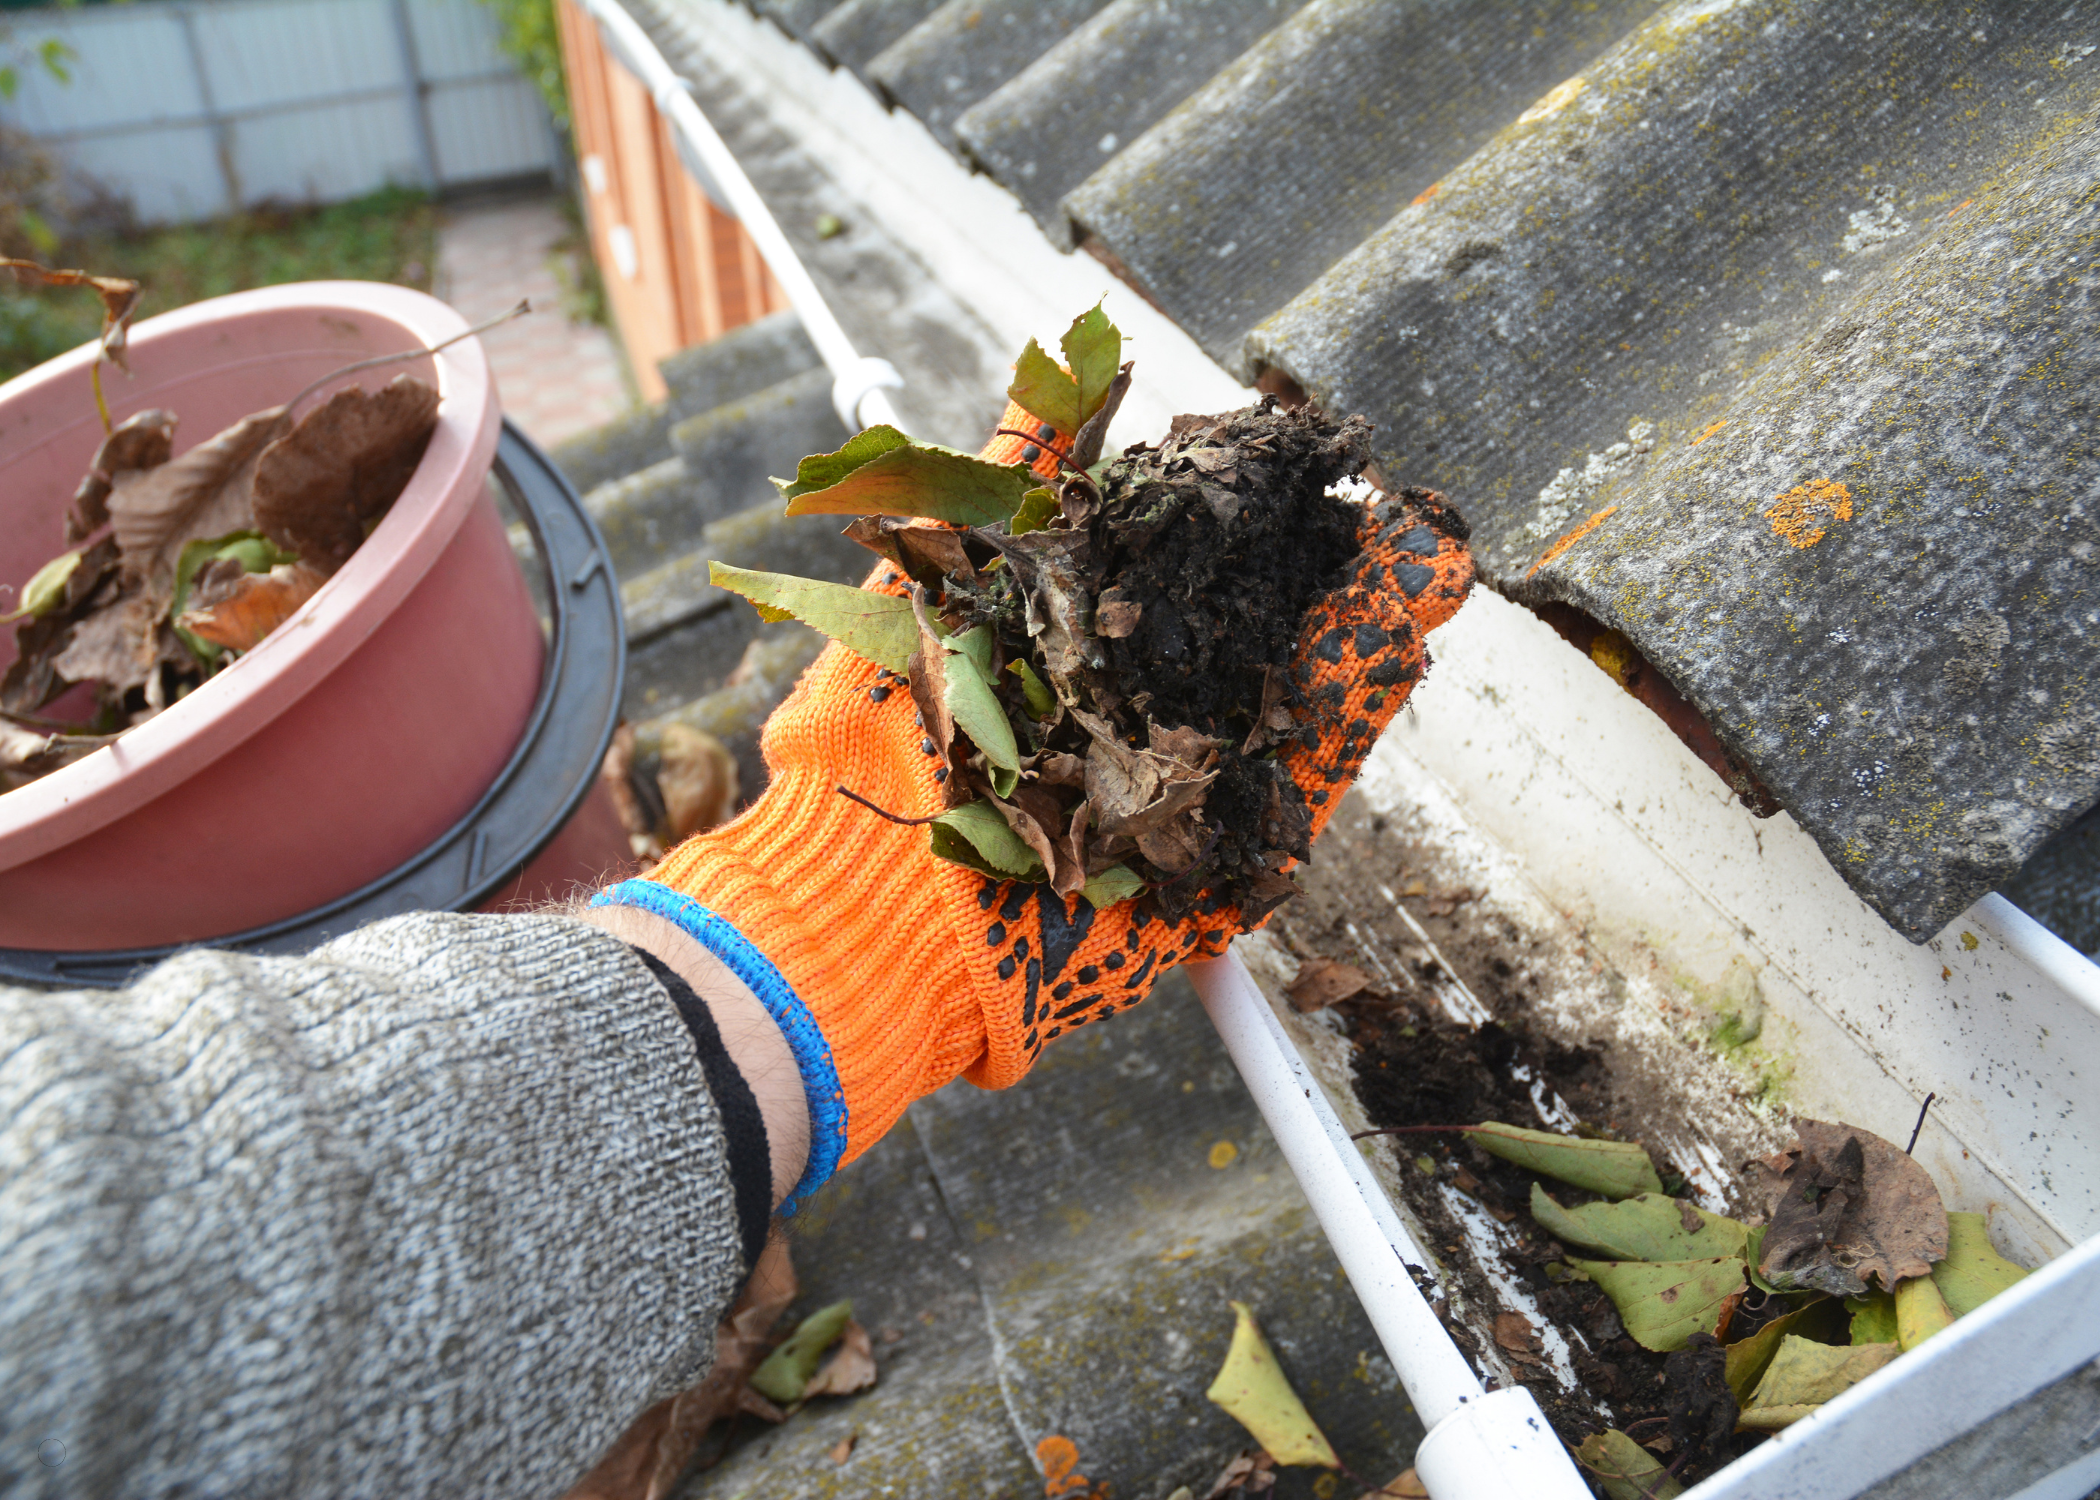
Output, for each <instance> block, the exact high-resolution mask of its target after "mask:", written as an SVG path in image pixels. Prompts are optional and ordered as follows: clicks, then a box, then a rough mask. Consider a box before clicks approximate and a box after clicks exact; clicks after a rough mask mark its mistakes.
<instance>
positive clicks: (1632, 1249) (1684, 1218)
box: [1531, 1182, 1749, 1260]
mask: <svg viewBox="0 0 2100 1500" xmlns="http://www.w3.org/2000/svg"><path fill="white" fill-rule="evenodd" d="M1531 1216H1532V1217H1533V1218H1534V1219H1536V1220H1538V1223H1539V1227H1540V1228H1541V1229H1543V1230H1545V1231H1546V1233H1548V1234H1550V1235H1552V1236H1553V1237H1554V1238H1555V1239H1557V1240H1559V1241H1561V1242H1562V1243H1563V1244H1568V1245H1574V1246H1577V1247H1578V1248H1580V1249H1584V1250H1590V1251H1594V1252H1596V1253H1597V1254H1599V1255H1604V1256H1608V1257H1609V1258H1611V1259H1613V1260H1707V1259H1711V1258H1712V1257H1714V1256H1717V1255H1735V1256H1740V1255H1742V1254H1743V1253H1744V1242H1745V1240H1746V1238H1747V1237H1748V1235H1749V1231H1748V1230H1747V1229H1746V1228H1744V1226H1743V1225H1741V1224H1739V1223H1737V1222H1736V1221H1735V1220H1734V1219H1728V1218H1723V1217H1722V1216H1721V1215H1719V1214H1710V1213H1708V1212H1707V1211H1706V1210H1705V1209H1703V1208H1699V1207H1697V1206H1696V1205H1694V1204H1690V1203H1685V1202H1683V1201H1681V1200H1679V1199H1676V1198H1665V1197H1663V1196H1662V1195H1661V1194H1660V1193H1642V1194H1641V1195H1640V1196H1639V1197H1636V1198H1628V1199H1626V1200H1625V1201H1624V1202H1621V1203H1586V1204H1583V1205H1582V1206H1581V1207H1580V1208H1562V1207H1561V1206H1560V1205H1559V1204H1558V1203H1556V1202H1555V1201H1554V1200H1553V1199H1552V1198H1551V1197H1550V1196H1549V1195H1548V1194H1547V1192H1546V1190H1545V1189H1544V1188H1542V1187H1540V1186H1539V1185H1538V1184H1537V1183H1535V1182H1534V1183H1533V1184H1532V1185H1531Z"/></svg>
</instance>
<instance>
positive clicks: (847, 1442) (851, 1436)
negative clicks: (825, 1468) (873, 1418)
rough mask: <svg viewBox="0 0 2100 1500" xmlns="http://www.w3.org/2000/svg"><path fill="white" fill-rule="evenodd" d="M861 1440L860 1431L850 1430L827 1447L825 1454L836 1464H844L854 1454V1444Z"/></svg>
mask: <svg viewBox="0 0 2100 1500" xmlns="http://www.w3.org/2000/svg"><path fill="white" fill-rule="evenodd" d="M859 1441H860V1434H859V1433H857V1432H849V1433H847V1434H846V1435H845V1436H844V1437H842V1438H840V1439H839V1440H838V1441H837V1442H835V1443H833V1444H832V1445H831V1446H830V1447H829V1448H828V1449H826V1450H825V1452H824V1456H825V1457H826V1458H828V1459H830V1460H831V1461H832V1462H833V1463H835V1464H842V1463H844V1462H845V1461H846V1460H847V1459H849V1458H851V1457H852V1456H853V1445H854V1444H855V1443H858V1442H859Z"/></svg>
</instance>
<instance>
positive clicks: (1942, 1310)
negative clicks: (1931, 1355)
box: [1896, 1276, 1954, 1354]
mask: <svg viewBox="0 0 2100 1500" xmlns="http://www.w3.org/2000/svg"><path fill="white" fill-rule="evenodd" d="M1953 1326H1954V1314H1953V1313H1952V1312H1950V1311H1948V1309H1947V1299H1946V1298H1945V1297H1942V1296H1941V1295H1940V1289H1939V1287H1938V1286H1937V1285H1935V1284H1934V1283H1933V1280H1932V1278H1931V1277H1930V1276H1912V1277H1909V1278H1908V1279H1906V1280H1903V1281H1899V1282H1897V1283H1896V1343H1897V1345H1898V1346H1899V1347H1900V1348H1901V1349H1902V1350H1903V1351H1904V1352H1905V1353H1906V1354H1907V1353H1909V1352H1910V1351H1911V1350H1913V1349H1915V1348H1917V1347H1918V1345H1920V1344H1922V1343H1924V1342H1925V1341H1926V1340H1927V1339H1929V1338H1931V1337H1932V1336H1933V1335H1934V1334H1935V1333H1938V1332H1940V1331H1941V1330H1942V1329H1945V1328H1952V1327H1953Z"/></svg>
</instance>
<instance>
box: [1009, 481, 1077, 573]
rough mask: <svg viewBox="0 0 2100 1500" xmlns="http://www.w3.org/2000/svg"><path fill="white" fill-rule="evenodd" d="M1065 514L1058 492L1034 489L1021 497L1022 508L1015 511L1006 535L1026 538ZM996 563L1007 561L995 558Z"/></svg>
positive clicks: (1045, 488)
mask: <svg viewBox="0 0 2100 1500" xmlns="http://www.w3.org/2000/svg"><path fill="white" fill-rule="evenodd" d="M1063 513H1064V511H1063V507H1062V506H1060V505H1059V504H1058V499H1057V491H1055V490H1053V489H1050V488H1049V487H1048V486H1044V487H1042V488H1038V489H1032V490H1030V491H1029V492H1028V493H1027V494H1025V495H1023V496H1022V497H1021V508H1020V509H1019V510H1017V511H1015V512H1014V513H1013V519H1012V520H1010V521H1008V522H1007V523H1006V534H1007V535H1008V536H1026V535H1027V534H1028V533H1029V532H1031V531H1041V530H1042V529H1043V528H1044V527H1045V526H1048V525H1049V524H1050V523H1051V522H1052V521H1054V520H1056V519H1057V518H1058V517H1059V516H1060V515H1062V514H1063ZM994 561H996V562H1004V561H1006V559H1005V558H1003V557H1001V558H995V559H994Z"/></svg>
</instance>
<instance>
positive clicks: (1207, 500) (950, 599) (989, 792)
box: [711, 307, 1369, 920]
mask: <svg viewBox="0 0 2100 1500" xmlns="http://www.w3.org/2000/svg"><path fill="white" fill-rule="evenodd" d="M1061 351H1062V353H1063V354H1064V356H1065V365H1064V366H1063V367H1060V366H1059V364H1058V363H1056V362H1055V361H1053V360H1052V359H1051V358H1050V357H1049V355H1047V354H1046V353H1045V352H1044V351H1043V350H1042V349H1041V348H1040V347H1039V346H1038V345H1037V344H1036V343H1035V342H1034V341H1032V340H1031V341H1030V343H1029V345H1028V348H1027V349H1026V350H1025V351H1023V353H1022V355H1021V357H1020V359H1019V360H1018V361H1017V362H1016V364H1015V379H1014V382H1013V385H1012V387H1011V388H1010V390H1009V392H1008V394H1009V396H1010V397H1011V398H1012V399H1013V401H1014V402H1015V403H1017V404H1018V405H1019V406H1020V407H1021V408H1022V409H1024V410H1025V411H1027V412H1029V413H1030V414H1032V415H1033V416H1034V417H1036V418H1037V419H1038V425H1037V426H1035V427H1033V428H1032V429H1030V430H1029V431H1027V432H1016V433H1014V434H1012V435H1013V436H1015V437H1017V438H1025V439H1027V440H1028V442H1029V443H1030V445H1031V449H1032V450H1033V451H1030V450H1024V458H1028V459H1038V458H1039V454H1040V453H1043V452H1048V453H1050V454H1052V455H1054V457H1055V458H1056V460H1057V462H1058V466H1059V471H1060V476H1061V477H1060V479H1059V481H1058V482H1057V483H1056V484H1055V485H1054V486H1052V485H1047V484H1043V483H1041V482H1039V481H1038V479H1037V477H1036V475H1035V474H1034V473H1033V472H1032V470H1031V469H1030V467H1029V465H1028V463H1026V462H1021V463H1013V464H1006V465H1001V464H995V463H990V462H987V461H985V460H982V459H978V458H974V457H972V456H971V455H969V454H966V453H960V452H957V451H955V450H953V449H948V448H940V447H936V446H933V445H930V444H923V443H917V442H914V441H912V440H911V439H909V438H907V437H906V436H905V435H904V434H903V433H901V432H898V431H896V430H895V429H893V428H889V427H872V428H869V429H868V430H866V431H864V432H862V433H861V434H859V435H858V436H857V437H855V438H854V439H853V440H852V441H851V442H849V443H848V444H847V445H846V446H845V447H844V448H842V449H840V450H839V451H838V452H837V453H832V454H821V455H817V456H815V457H811V458H806V459H804V460H803V461H802V463H801V465H800V466H799V467H798V469H797V471H796V474H795V477H794V479H793V480H775V481H774V483H775V484H776V485H777V486H778V487H779V489H780V492H781V494H782V496H783V497H784V498H785V499H786V500H787V502H788V507H787V509H788V514H789V515H804V514H811V513H831V514H841V515H852V516H856V517H858V519H856V520H855V521H854V522H853V523H852V524H851V525H850V526H849V527H848V528H847V531H846V534H847V535H849V536H851V537H853V538H854V539H855V540H856V541H858V542H860V543H861V544H863V545H864V546H866V547H868V548H869V549H871V550H872V551H874V552H876V553H878V554H880V555H881V556H883V557H884V558H887V559H888V560H889V561H890V563H891V564H892V565H893V567H894V570H895V571H894V572H893V573H892V574H891V575H890V577H891V579H892V581H894V582H896V583H899V584H903V585H908V595H899V594H889V593H879V592H872V591H865V590H860V589H852V588H846V587H843V586H840V585H835V584H825V583H818V582H815V581H813V580H809V579H800V578H790V577H784V576H782V575H779V574H770V573H754V572H749V571H746V570H744V569H740V568H732V567H727V566H724V565H722V564H715V565H714V566H713V568H712V570H711V571H712V577H713V579H714V581H715V582H716V583H718V584H721V585H722V586H724V587H726V588H730V589H733V590H735V591H737V592H738V593H741V594H743V595H745V596H746V597H748V598H749V599H751V600H752V601H753V602H754V603H755V604H757V605H758V607H759V610H760V613H761V614H763V615H765V616H766V617H767V618H768V619H784V618H788V617H794V618H798V619H801V620H803V621H804V622H806V623H807V624H809V625H812V626H814V627H816V628H817V629H819V630H821V631H824V632H825V633H826V634H829V635H831V636H833V637H834V638H835V639H837V640H839V641H840V642H842V643H843V644H844V645H845V646H846V647H847V648H848V649H850V650H852V651H854V652H857V653H858V654H859V655H861V656H863V657H865V658H866V659H867V660H869V661H871V662H873V663H875V664H876V665H877V666H878V667H879V668H881V669H882V670H881V672H880V674H879V677H878V681H877V683H876V685H875V686H874V687H873V688H872V690H871V694H872V695H874V696H875V697H876V701H878V702H880V701H881V700H882V698H884V697H887V696H888V694H889V693H890V692H891V691H893V690H896V689H908V690H909V692H910V694H911V696H912V699H913V701H914V702H915V704H916V705H917V708H918V711H919V723H920V726H921V727H922V728H923V730H924V733H925V744H924V748H925V750H926V751H927V753H928V754H929V756H931V757H933V759H934V764H935V769H934V772H933V774H934V777H935V779H936V780H937V781H938V782H939V783H940V785H941V786H942V788H943V791H944V797H945V801H946V804H947V806H946V809H945V810H944V811H943V812H941V813H940V814H938V815H936V816H934V817H932V818H928V819H906V818H902V817H898V816H897V814H896V813H895V811H893V810H890V809H882V808H875V809H874V811H876V812H878V813H881V814H882V815H884V816H889V817H893V818H895V819H896V820H897V821H923V822H926V823H929V824H930V825H931V827H930V834H929V837H930V839H931V845H932V850H933V853H934V854H935V855H937V856H938V857H940V858H942V859H945V860H949V861H952V862H954V863H956V864H960V865H964V866H966V867H968V868H970V869H973V870H976V871H979V872H980V873H982V874H985V875H988V876H991V877H994V878H996V879H1001V880H1021V881H1031V882H1047V883H1048V884H1050V885H1051V886H1052V887H1054V888H1055V889H1056V890H1057V892H1058V893H1059V894H1061V895H1073V894H1079V893H1083V894H1084V895H1085V896H1086V898H1087V900H1088V901H1089V902H1091V903H1092V904H1093V905H1094V906H1096V907H1101V906H1106V905H1108V904H1110V903H1112V902H1114V901H1118V900H1121V899H1124V898H1126V897H1129V896H1133V895H1136V894H1137V893H1139V892H1141V891H1147V890H1149V891H1150V892H1151V893H1152V895H1153V899H1154V900H1155V901H1156V902H1157V904H1158V906H1159V908H1160V910H1161V911H1162V912H1163V913H1164V914H1165V915H1166V916H1168V917H1170V918H1171V917H1175V916H1178V915H1180V914H1181V913H1183V912H1185V911H1187V910H1188V909H1189V908H1191V907H1192V906H1194V905H1195V903H1196V902H1197V900H1198V899H1199V898H1201V897H1204V896H1205V895H1206V894H1210V895H1213V896H1215V897H1217V898H1219V899H1223V900H1226V901H1230V902H1232V903H1234V904H1236V905H1237V906H1238V907H1239V908H1240V910H1241V912H1242V913H1243V914H1244V915H1245V916H1246V917H1247V918H1248V919H1249V920H1258V919H1259V918H1261V917H1262V916H1264V915H1266V914H1267V913H1268V912H1269V911H1271V910H1273V909H1274V908H1275V907H1276V906H1277V905H1278V904H1279V903H1281V902H1282V901H1284V900H1285V899H1287V898H1288V897H1289V896H1290V895H1292V894H1293V893H1294V891H1295V887H1294V886H1293V885H1292V883H1291V882H1290V880H1289V879H1287V878H1286V877H1285V876H1284V874H1283V873H1282V871H1283V867H1284V866H1285V865H1286V864H1287V863H1288V862H1289V861H1290V860H1292V859H1304V858H1306V857H1307V855H1308V854H1309V852H1310V851H1309V847H1308V843H1309V831H1310V826H1311V819H1310V815H1309V811H1308V809H1307V807H1306V804H1305V800H1304V797H1303V795H1302V793H1301V792H1300V791H1299V789H1298V787H1297V786H1296V784H1295V783H1294V782H1293V781H1292V779H1291V777H1290V775H1289V774H1288V772H1287V771H1286V770H1285V768H1284V766H1283V765H1282V764H1281V763H1280V762H1279V760H1278V759H1277V755H1278V752H1279V750H1280V749H1281V748H1282V747H1283V746H1284V745H1285V743H1286V742H1287V741H1288V740H1289V739H1290V738H1291V736H1292V735H1293V734H1295V733H1296V732H1297V731H1298V729H1299V728H1300V725H1301V723H1302V721H1303V719H1304V718H1305V717H1306V716H1308V715H1309V714H1310V713H1311V712H1312V711H1313V710H1312V708H1311V705H1309V704H1307V703H1306V702H1305V701H1304V699H1303V697H1302V695H1301V694H1300V693H1299V691H1298V690H1297V688H1296V687H1295V686H1294V685H1293V683H1292V681H1291V679H1290V676H1289V674H1288V672H1287V670H1286V669H1287V667H1288V665H1289V663H1290V659H1291V655H1292V652H1293V650H1294V649H1295V647H1296V645H1297V642H1298V640H1299V637H1300V634H1301V631H1302V628H1303V625H1304V621H1305V617H1306V615H1307V613H1308V612H1309V611H1310V610H1311V609H1312V608H1313V607H1314V606H1315V605H1316V604H1317V603H1318V602H1319V601H1320V599H1321V598H1322V597H1323V596H1324V595H1325V594H1326V593H1327V592H1328V591H1329V590H1330V589H1332V588H1333V587H1335V586H1336V585H1337V584H1338V583H1339V582H1340V581H1341V579H1342V577H1343V576H1344V574H1345V571H1346V569H1347V566H1348V564H1349V563H1350V561H1351V560H1352V559H1353V558H1354V557H1355V556H1356V554H1357V551H1358V540H1357V538H1358V529H1357V528H1358V515H1359V507H1358V506H1357V505H1355V504H1353V503H1351V502H1350V501H1348V500H1345V499H1343V498H1340V497H1339V495H1338V494H1337V493H1336V488H1337V486H1338V485H1340V484H1342V483H1344V482H1346V481H1350V480H1352V479H1354V478H1355V476H1357V475H1358V474H1359V473H1360V471H1361V470H1362V468H1363V467H1364V464H1365V463H1366V461H1367V453H1366V450H1365V447H1364V439H1365V437H1366V436H1367V434H1368V431H1369V428H1368V426H1367V424H1365V423H1364V422H1363V421H1362V419H1360V418H1350V419H1348V420H1347V421H1343V422H1334V421H1331V420H1329V419H1328V418H1326V417H1324V416H1321V415H1320V414H1319V413H1317V412H1315V411H1313V410H1312V409H1310V408H1299V409H1298V410H1295V411H1283V410H1280V409H1278V408H1277V407H1276V406H1275V404H1274V403H1273V402H1272V401H1264V402H1263V403H1262V404H1260V405H1259V406H1254V407H1250V408H1247V409H1246V410H1243V411H1238V412H1232V413H1228V414H1225V415H1223V416H1183V417H1177V418H1175V419H1174V422H1173V424H1172V427H1171V430H1170V431H1169V432H1168V434H1167V435H1166V437H1165V439H1164V440H1163V441H1161V442H1160V443H1158V444H1156V445H1154V444H1144V443H1140V444H1137V445H1134V446H1132V447H1129V448H1126V449H1125V450H1124V451H1123V452H1122V454H1120V455H1119V456H1115V457H1112V458H1108V459H1103V458H1102V456H1101V449H1102V445H1103V441H1104V438H1105V436H1106V433H1107V430H1108V425H1109V422H1110V420H1111V419H1112V418H1113V417H1114V415H1115V412H1116V409H1117V405H1118V403H1119V402H1120V401H1121V400H1122V397H1123V394H1124V392H1125V391H1127V390H1128V388H1129V384H1130V365H1129V364H1127V363H1125V362H1123V360H1122V335H1121V334H1120V333H1119V332H1118V331H1117V329H1116V328H1115V326H1114V325H1113V324H1112V323H1110V322H1109V321H1108V319H1107V318H1106V317H1105V316H1104V315H1103V314H1102V312H1101V310H1100V309H1099V308H1098V307H1097V308H1094V309H1092V310H1091V311H1089V312H1087V313H1086V314H1084V315H1082V316H1081V317H1079V318H1078V319H1076V320H1074V322H1073V324H1072V326H1071V328H1070V329H1069V330H1068V331H1067V332H1066V333H1065V335H1064V337H1063V339H1062V341H1061ZM1061 434H1072V436H1071V438H1070V441H1069V447H1066V446H1064V442H1065V440H1064V438H1062V437H1061V436H1060V435H1061ZM840 790H841V791H842V792H843V793H845V794H846V795H848V796H855V797H856V800H862V801H865V799H864V798H859V797H858V796H857V794H856V792H855V789H854V788H852V787H842V788H841V789H840ZM869 805H870V806H871V807H873V804H872V803H871V804H869Z"/></svg>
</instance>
